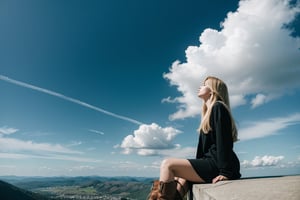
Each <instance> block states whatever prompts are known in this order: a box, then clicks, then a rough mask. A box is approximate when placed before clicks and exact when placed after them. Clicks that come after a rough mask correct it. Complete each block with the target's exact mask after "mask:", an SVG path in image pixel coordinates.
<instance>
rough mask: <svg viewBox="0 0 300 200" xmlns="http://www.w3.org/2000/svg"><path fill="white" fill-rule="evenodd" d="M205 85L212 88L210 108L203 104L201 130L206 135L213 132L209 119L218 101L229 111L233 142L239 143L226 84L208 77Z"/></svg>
mask: <svg viewBox="0 0 300 200" xmlns="http://www.w3.org/2000/svg"><path fill="white" fill-rule="evenodd" d="M204 83H206V85H207V86H208V87H209V88H210V90H211V96H210V104H209V105H210V106H207V105H206V104H205V103H203V106H202V113H201V124H200V130H202V131H203V132H204V133H205V134H207V133H208V132H209V131H210V130H212V128H211V126H210V123H209V119H210V115H211V110H212V107H213V105H214V104H215V103H216V102H217V101H218V102H221V103H222V104H223V105H224V106H225V107H226V108H227V110H228V112H229V116H230V118H231V127H232V132H231V134H232V139H233V141H234V142H235V141H237V140H238V139H237V134H238V133H237V128H236V125H235V121H234V119H233V117H232V114H231V109H230V103H229V95H228V89H227V86H226V84H225V83H224V82H223V81H222V80H220V79H219V78H216V77H213V76H208V77H207V78H206V79H205V80H204Z"/></svg>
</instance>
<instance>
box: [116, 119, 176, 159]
mask: <svg viewBox="0 0 300 200" xmlns="http://www.w3.org/2000/svg"><path fill="white" fill-rule="evenodd" d="M179 133H181V131H180V130H177V129H175V128H172V127H165V128H163V127H160V126H159V125H157V124H155V123H152V124H150V125H148V124H142V125H140V126H139V128H138V129H137V130H135V131H134V132H133V134H132V135H128V136H126V137H125V138H124V139H123V141H122V143H121V145H120V146H119V147H121V148H123V149H124V151H123V153H125V154H130V153H133V152H136V153H137V154H139V155H157V154H158V153H157V151H156V150H158V149H173V148H176V147H178V146H179V145H177V144H173V139H174V138H175V136H176V135H178V134H179Z"/></svg>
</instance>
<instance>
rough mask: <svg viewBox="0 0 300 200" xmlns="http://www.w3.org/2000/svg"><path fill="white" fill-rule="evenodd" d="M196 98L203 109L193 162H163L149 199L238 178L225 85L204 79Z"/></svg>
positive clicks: (169, 197)
mask: <svg viewBox="0 0 300 200" xmlns="http://www.w3.org/2000/svg"><path fill="white" fill-rule="evenodd" d="M198 97H199V98H201V99H202V100H203V106H202V115H201V124H200V127H199V131H200V134H199V142H198V147H197V154H196V159H177V158H168V159H165V160H164V161H163V162H162V164H161V168H160V178H159V180H157V181H154V183H153V187H152V190H151V192H150V194H149V196H148V199H149V200H157V199H159V200H174V199H175V200H176V199H182V198H183V197H184V196H185V194H186V193H187V191H188V188H189V186H188V185H189V183H190V182H192V183H216V182H218V181H223V180H233V179H238V178H240V177H241V174H240V162H239V160H238V158H237V156H236V154H235V153H234V151H233V143H234V142H236V141H237V129H236V125H235V122H234V119H233V117H232V115H231V109H230V104H229V97H228V90H227V86H226V84H225V83H224V82H223V81H222V80H220V79H218V78H216V77H207V78H206V79H205V80H204V84H203V85H202V86H200V88H199V91H198Z"/></svg>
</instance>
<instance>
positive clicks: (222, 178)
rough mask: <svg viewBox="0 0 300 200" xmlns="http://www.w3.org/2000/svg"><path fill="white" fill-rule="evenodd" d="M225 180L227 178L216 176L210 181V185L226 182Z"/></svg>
mask: <svg viewBox="0 0 300 200" xmlns="http://www.w3.org/2000/svg"><path fill="white" fill-rule="evenodd" d="M226 180H228V178H227V177H226V176H223V175H219V176H217V177H216V178H214V179H213V180H212V183H216V182H219V181H226Z"/></svg>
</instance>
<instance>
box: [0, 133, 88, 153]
mask: <svg viewBox="0 0 300 200" xmlns="http://www.w3.org/2000/svg"><path fill="white" fill-rule="evenodd" d="M7 151H14V152H18V151H21V152H22V151H31V152H36V153H39V154H40V153H42V152H48V153H50V152H52V153H64V154H82V153H81V152H79V151H74V150H71V149H68V148H66V147H63V146H62V145H60V144H49V143H36V142H33V141H23V140H19V139H13V138H1V137H0V152H7Z"/></svg>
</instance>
